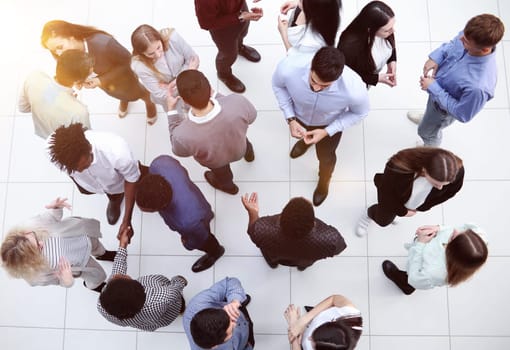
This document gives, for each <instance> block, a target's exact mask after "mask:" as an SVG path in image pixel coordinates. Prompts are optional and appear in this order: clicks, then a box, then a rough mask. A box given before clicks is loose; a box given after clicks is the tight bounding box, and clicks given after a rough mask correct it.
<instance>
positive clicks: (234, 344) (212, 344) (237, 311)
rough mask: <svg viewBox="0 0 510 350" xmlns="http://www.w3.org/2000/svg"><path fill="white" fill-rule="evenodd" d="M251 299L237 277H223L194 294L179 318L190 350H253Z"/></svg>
mask: <svg viewBox="0 0 510 350" xmlns="http://www.w3.org/2000/svg"><path fill="white" fill-rule="evenodd" d="M250 300H251V298H250V296H249V295H247V294H246V293H245V291H244V289H243V286H242V285H241V282H240V281H239V280H238V279H237V278H231V277H226V278H224V279H222V280H221V281H218V282H216V283H215V284H213V285H212V286H211V288H208V289H206V290H203V291H202V292H200V293H198V294H197V295H195V296H194V297H193V298H192V299H191V300H190V301H189V303H188V305H187V306H186V311H184V315H183V317H182V324H183V326H184V332H185V333H186V336H187V337H188V341H189V344H190V349H191V350H202V349H215V350H226V349H228V350H252V349H253V347H254V346H255V338H254V336H253V323H252V321H251V319H250V315H249V314H248V310H247V309H246V306H247V305H248V303H249V302H250Z"/></svg>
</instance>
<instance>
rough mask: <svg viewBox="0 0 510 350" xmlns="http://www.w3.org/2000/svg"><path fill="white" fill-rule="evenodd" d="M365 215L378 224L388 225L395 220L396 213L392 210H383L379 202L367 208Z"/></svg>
mask: <svg viewBox="0 0 510 350" xmlns="http://www.w3.org/2000/svg"><path fill="white" fill-rule="evenodd" d="M367 215H368V217H369V218H370V219H372V220H374V221H375V222H376V223H377V225H379V226H382V227H384V226H388V225H389V224H391V223H392V222H393V220H395V218H396V217H397V214H395V212H394V211H393V210H385V208H383V207H382V205H380V204H374V205H372V206H371V207H369V208H368V209H367Z"/></svg>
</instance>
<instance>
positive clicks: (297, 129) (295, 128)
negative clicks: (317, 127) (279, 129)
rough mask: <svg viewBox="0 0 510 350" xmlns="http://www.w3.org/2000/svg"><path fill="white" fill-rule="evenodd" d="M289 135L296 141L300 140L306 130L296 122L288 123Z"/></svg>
mask: <svg viewBox="0 0 510 350" xmlns="http://www.w3.org/2000/svg"><path fill="white" fill-rule="evenodd" d="M289 130H290V135H291V136H292V137H295V138H297V139H302V138H303V137H304V136H305V133H306V129H305V128H303V127H302V126H301V124H299V123H298V122H297V121H295V120H293V121H291V122H290V123H289Z"/></svg>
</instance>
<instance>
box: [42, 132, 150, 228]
mask: <svg viewBox="0 0 510 350" xmlns="http://www.w3.org/2000/svg"><path fill="white" fill-rule="evenodd" d="M48 144H49V148H48V149H49V154H50V159H51V161H52V162H53V163H54V164H55V165H56V166H57V167H59V168H60V170H64V171H66V172H67V173H68V174H69V176H71V179H72V180H73V181H74V182H75V183H76V185H77V186H78V189H79V191H80V192H81V193H83V194H93V193H105V194H106V195H107V196H108V198H109V203H108V208H107V211H106V215H107V219H108V223H109V224H110V225H114V224H115V223H116V222H117V220H118V219H119V217H120V211H121V210H120V206H121V204H122V199H123V198H124V196H125V197H126V198H125V199H126V200H125V210H124V217H123V219H122V223H121V225H120V227H119V233H120V232H122V231H123V230H124V229H127V228H129V231H130V232H131V235H132V234H133V229H132V225H131V215H132V213H133V207H134V203H135V191H136V183H137V181H138V180H139V179H140V176H141V175H142V172H143V173H144V174H145V173H147V167H145V166H142V165H141V164H140V163H139V162H138V161H137V160H135V159H134V157H133V154H132V153H131V150H130V149H129V146H128V144H127V142H126V141H125V140H124V139H123V138H121V137H120V136H117V135H115V134H112V133H109V132H100V131H93V130H87V129H86V128H85V127H83V125H82V124H80V123H75V124H71V125H69V126H61V127H59V128H58V129H57V130H55V132H54V133H53V134H52V135H51V136H50V137H49V140H48Z"/></svg>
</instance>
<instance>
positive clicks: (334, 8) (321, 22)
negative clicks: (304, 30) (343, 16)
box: [298, 0, 342, 46]
mask: <svg viewBox="0 0 510 350" xmlns="http://www.w3.org/2000/svg"><path fill="white" fill-rule="evenodd" d="M298 6H300V7H301V9H302V10H303V12H304V14H305V18H306V24H307V25H308V26H310V27H311V28H312V29H313V30H314V31H316V32H318V33H319V34H320V35H321V36H322V38H323V39H324V41H325V42H326V45H328V46H333V45H335V40H336V36H337V32H338V28H339V26H340V9H341V8H342V2H341V1H340V0H300V1H299V3H298Z"/></svg>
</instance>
